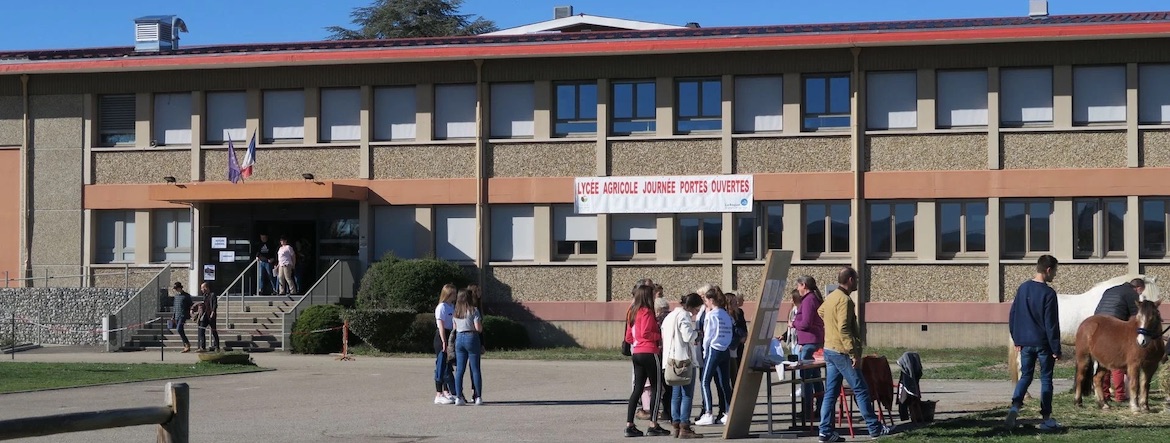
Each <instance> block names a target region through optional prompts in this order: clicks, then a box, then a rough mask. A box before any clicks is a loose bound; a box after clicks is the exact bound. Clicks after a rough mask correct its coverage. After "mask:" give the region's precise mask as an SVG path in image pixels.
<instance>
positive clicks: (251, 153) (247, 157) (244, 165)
mask: <svg viewBox="0 0 1170 443" xmlns="http://www.w3.org/2000/svg"><path fill="white" fill-rule="evenodd" d="M255 164H256V133H255V132H253V133H252V139H251V140H249V141H248V153H247V154H244V161H243V162H241V163H240V176H242V177H243V178H248V177H251V176H252V165H255Z"/></svg>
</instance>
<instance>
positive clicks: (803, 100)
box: [800, 73, 853, 132]
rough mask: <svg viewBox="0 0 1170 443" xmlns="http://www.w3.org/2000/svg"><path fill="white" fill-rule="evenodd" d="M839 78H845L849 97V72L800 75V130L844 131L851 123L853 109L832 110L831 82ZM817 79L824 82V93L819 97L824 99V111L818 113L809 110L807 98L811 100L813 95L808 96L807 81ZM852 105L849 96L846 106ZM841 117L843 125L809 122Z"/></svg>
mask: <svg viewBox="0 0 1170 443" xmlns="http://www.w3.org/2000/svg"><path fill="white" fill-rule="evenodd" d="M839 78H844V79H845V80H846V82H847V83H846V84H847V85H848V86H847V88H848V91H846V92H847V94H848V95H849V96H850V97H852V94H853V78H852V75H851V74H849V73H824V74H805V75H803V76H801V78H800V108H801V109H800V120H801V121H800V128H801V130H802V131H805V132H817V131H846V130H848V129H849V128H850V127H851V126H852V125H853V111H852V109H845V110H844V111H843V112H833V111H834V109H833V99H832V97H833V88H832V84H833V79H839ZM817 79H820V80H824V82H825V93H824V96H823V97H821V99H823V100H824V109H825V111H824V112H820V113H814V112H811V111H809V106H808V105H809V100H811V99H812V98H813V97H810V96H809V91H808V89H809V88H808V83H809V81H810V80H817ZM852 107H853V100H852V98H850V100H849V105H848V108H852ZM842 117H843V118H845V124H844V125H826V124H818V125H815V126H814V125H810V124H809V121H810V119H816V120H817V121H820V120H823V119H839V118H842Z"/></svg>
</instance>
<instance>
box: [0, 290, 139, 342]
mask: <svg viewBox="0 0 1170 443" xmlns="http://www.w3.org/2000/svg"><path fill="white" fill-rule="evenodd" d="M135 292H137V290H126V289H102V288H84V289H83V288H76V287H74V288H0V316H2V317H4V318H9V319H10V318H11V316H12V314H16V316H17V318H18V319H19V318H23V319H26V320H29V321H32V322H36V323H40V324H42V325H45V326H48V327H49V328H44V327H40V326H36V325H32V324H29V322H28V321H18V322H17V327H16V341H17V342H23V343H39V344H52V345H94V344H98V343H101V338H102V337H101V334H100V333H95V332H93V330H94V329H97V328H100V327H101V326H102V316H104V315H107V314H110V313H112V312H114V311H116V310H117V309H118V308H119V307H121V306H122V304H123V303H125V302H126V301H127V300H129V299H130V297H132V296H133V295H134V293H135Z"/></svg>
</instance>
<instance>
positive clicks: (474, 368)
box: [455, 332, 483, 398]
mask: <svg viewBox="0 0 1170 443" xmlns="http://www.w3.org/2000/svg"><path fill="white" fill-rule="evenodd" d="M479 350H480V345H479V334H478V333H475V332H460V333H459V334H457V335H455V396H456V397H458V398H463V374H465V373H466V372H467V366H468V365H469V364H470V366H471V387H472V389H475V395H476V396H477V397H479V396H483V374H482V373H481V372H480V370H479V357H480V354H479Z"/></svg>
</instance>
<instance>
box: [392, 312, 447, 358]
mask: <svg viewBox="0 0 1170 443" xmlns="http://www.w3.org/2000/svg"><path fill="white" fill-rule="evenodd" d="M438 329H439V326H438V325H436V324H435V314H418V315H416V316H415V319H414V321H413V322H411V323H410V327H408V328H406V333H404V334H402V340H401V341H400V342H399V345H400V346H401V347H402V349H401V351H402V352H426V353H431V352H435V331H437V330H438Z"/></svg>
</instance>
